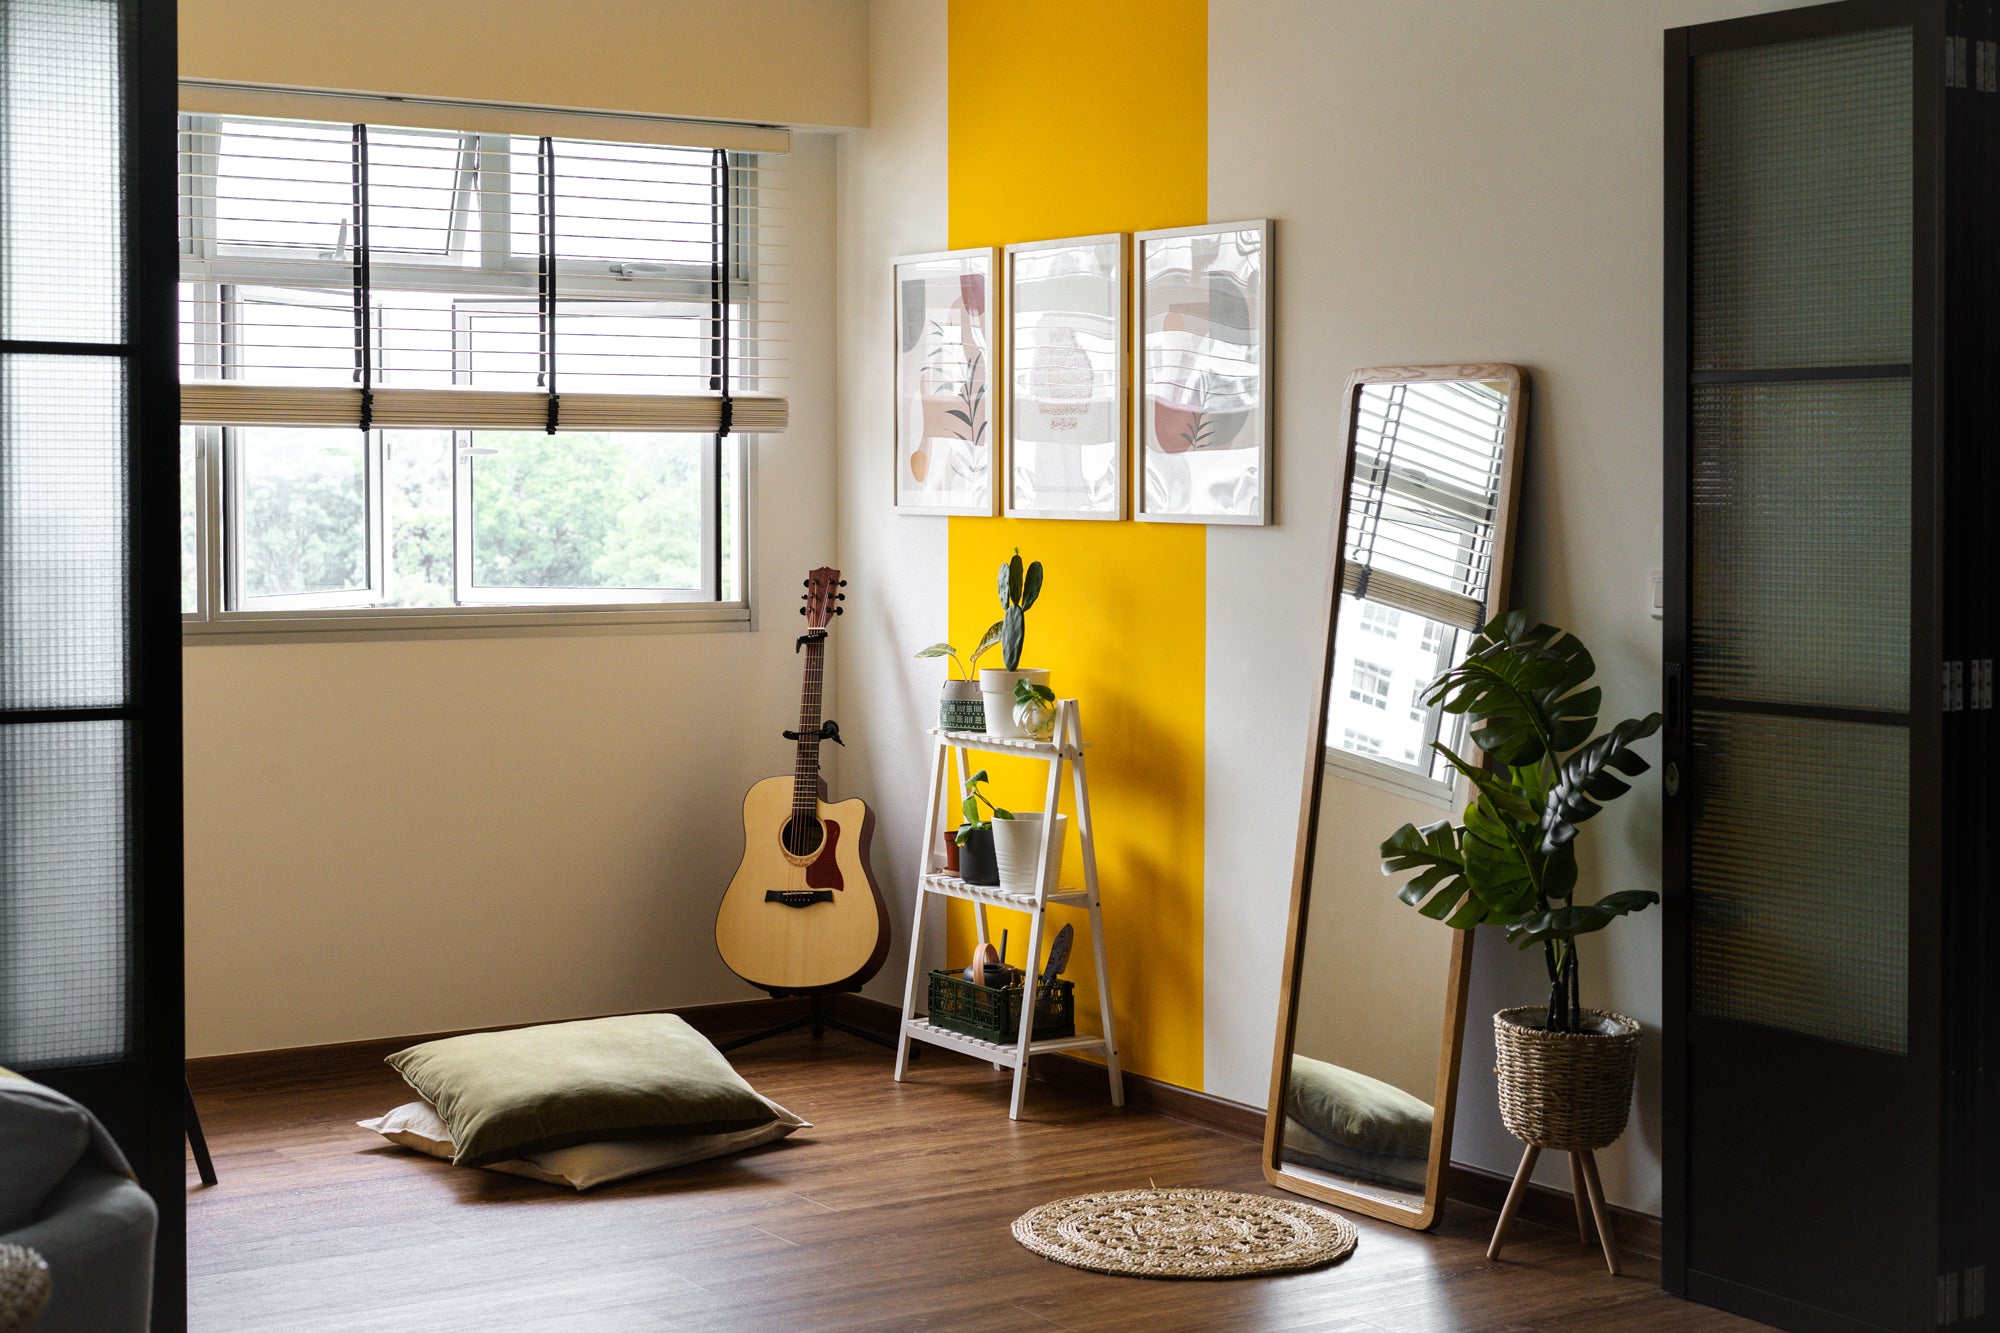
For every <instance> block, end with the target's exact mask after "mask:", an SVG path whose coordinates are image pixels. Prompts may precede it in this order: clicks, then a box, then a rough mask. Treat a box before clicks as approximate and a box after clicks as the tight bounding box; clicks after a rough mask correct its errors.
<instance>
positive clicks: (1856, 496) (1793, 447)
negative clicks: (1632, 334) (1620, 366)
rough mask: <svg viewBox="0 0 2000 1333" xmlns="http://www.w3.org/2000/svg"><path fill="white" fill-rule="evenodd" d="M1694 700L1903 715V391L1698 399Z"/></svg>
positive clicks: (1736, 389)
mask: <svg viewBox="0 0 2000 1333" xmlns="http://www.w3.org/2000/svg"><path fill="white" fill-rule="evenodd" d="M1691 480H1692V482H1693V486H1692V492H1693V509H1694V607H1693V609H1694V624H1693V630H1694V688H1695V693H1696V694H1697V695H1707V696H1720V697H1723V698H1730V699H1738V700H1762V701H1770V702H1785V703H1793V704H1816V705H1824V706H1834V707H1845V708H1868V709H1880V710H1884V711H1889V712H1902V711H1904V710H1905V709H1907V708H1908V707H1909V694H1910V651H1909V645H1910V385H1909V381H1908V380H1904V379H1886V380H1846V381H1800V382H1792V383H1784V384H1732V385H1720V386H1713V387H1708V388H1698V389H1696V390H1695V392H1694V451H1693V476H1692V479H1691Z"/></svg>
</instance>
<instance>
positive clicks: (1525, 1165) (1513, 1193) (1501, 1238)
mask: <svg viewBox="0 0 2000 1333" xmlns="http://www.w3.org/2000/svg"><path fill="white" fill-rule="evenodd" d="M1541 1155H1542V1150H1541V1149H1540V1148H1537V1147H1536V1146H1535V1145H1534V1144H1532V1143H1530V1144H1528V1145H1527V1151H1526V1152H1524V1153H1522V1154H1521V1169H1520V1170H1518V1171H1516V1172H1515V1173H1514V1184H1513V1186H1512V1187H1511V1188H1509V1189H1508V1191H1507V1202H1505V1203H1503V1204H1501V1205H1500V1220H1499V1221H1498V1222H1496V1223H1495V1224H1494V1226H1493V1239H1492V1240H1491V1241H1489V1242H1488V1243H1487V1246H1486V1257H1487V1258H1488V1259H1498V1258H1499V1257H1500V1247H1501V1246H1503V1245H1505V1244H1506V1243H1507V1232H1508V1231H1509V1230H1510V1229H1511V1228H1512V1227H1513V1225H1514V1214H1516V1213H1518V1212H1520V1211H1521V1200H1522V1199H1524V1198H1526V1197H1527V1195H1528V1177H1530V1176H1532V1175H1534V1174H1535V1159H1536V1158H1538V1157H1540V1156H1541Z"/></svg>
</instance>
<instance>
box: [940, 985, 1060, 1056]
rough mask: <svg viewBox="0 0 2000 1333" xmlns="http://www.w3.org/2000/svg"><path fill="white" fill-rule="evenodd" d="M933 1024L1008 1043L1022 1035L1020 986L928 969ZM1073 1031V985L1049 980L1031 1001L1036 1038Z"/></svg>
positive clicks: (972, 1035) (951, 1030) (1040, 1039)
mask: <svg viewBox="0 0 2000 1333" xmlns="http://www.w3.org/2000/svg"><path fill="white" fill-rule="evenodd" d="M930 1020H931V1026H932V1027H939V1028H944V1029H945V1030H946V1031H949V1032H961V1033H964V1034H965V1035H966V1036H968V1037H978V1038H979V1039H980V1040H982V1041H991V1042H998V1043H999V1044H1000V1045H1002V1046H1012V1045H1013V1044H1014V1043H1015V1042H1017V1041H1019V1040H1020V1037H1021V987H1020V986H1019V985H1013V986H1008V987H1006V988H1005V989H1001V988H999V987H995V986H982V985H980V984H979V983H978V982H976V981H967V980H966V979H965V978H964V977H962V976H960V975H959V974H958V973H956V972H952V971H940V972H933V973H931V996H930ZM1075 1035H1076V983H1075V982H1073V981H1056V982H1052V983H1051V984H1050V985H1049V986H1048V987H1047V988H1046V989H1045V990H1043V991H1042V993H1041V996H1040V998H1039V999H1038V1000H1037V1001H1036V1003H1035V1031H1034V1039H1035V1040H1036V1041H1047V1040H1050V1039H1052V1038H1055V1037H1074V1036H1075Z"/></svg>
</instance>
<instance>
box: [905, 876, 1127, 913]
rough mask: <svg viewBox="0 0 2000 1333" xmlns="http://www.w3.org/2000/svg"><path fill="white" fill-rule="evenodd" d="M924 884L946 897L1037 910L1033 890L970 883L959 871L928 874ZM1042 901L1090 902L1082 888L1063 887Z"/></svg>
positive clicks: (1065, 904) (1070, 904)
mask: <svg viewBox="0 0 2000 1333" xmlns="http://www.w3.org/2000/svg"><path fill="white" fill-rule="evenodd" d="M924 888H925V889H926V890H927V891H929V892H931V893H941V894H943V895H945V896H946V897H947V898H964V899H966V900H968V901H970V902H975V903H990V904H991V905H993V906H995V907H1011V908H1013V909H1014V910H1015V911H1017V912H1032V911H1034V910H1035V895H1034V894H1032V893H1008V892H1005V891H1004V890H1002V889H998V888H995V887H993V886H991V885H986V884H967V883H966V882H965V881H964V880H962V879H960V878H959V877H958V876H956V875H943V874H930V875H925V876H924ZM1043 901H1045V902H1049V903H1054V904H1056V905H1058V906H1061V907H1087V906H1089V905H1090V895H1089V894H1088V893H1087V892H1085V891H1084V890H1082V889H1063V890H1061V891H1059V892H1056V893H1052V894H1050V895H1049V896H1048V897H1047V898H1046V899H1044V900H1043Z"/></svg>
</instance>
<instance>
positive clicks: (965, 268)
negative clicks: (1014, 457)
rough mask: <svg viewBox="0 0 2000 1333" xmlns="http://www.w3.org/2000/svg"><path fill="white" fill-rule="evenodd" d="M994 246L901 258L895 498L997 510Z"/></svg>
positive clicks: (927, 507) (904, 508)
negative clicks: (991, 247)
mask: <svg viewBox="0 0 2000 1333" xmlns="http://www.w3.org/2000/svg"><path fill="white" fill-rule="evenodd" d="M996 258H997V252H996V251H994V250H992V249H990V248H982V249H977V250H950V251H946V252H944V253H941V254H929V255H911V256H909V257H908V258H905V259H899V260H897V261H896V495H895V503H896V508H897V509H898V510H899V511H900V512H902V513H905V514H972V515H977V516H980V517H987V516H990V515H992V514H993V513H994V512H996V509H997V506H996V504H995V500H996V499H997V498H998V490H997V489H996V483H995V478H994V468H993V458H994V449H993V446H994V442H995V441H996V440H997V439H998V438H999V427H998V426H997V425H996V424H995V422H996V413H995V408H996V407H997V406H998V399H997V397H996V395H995V392H994V383H995V381H994V373H995V372H994V362H993V348H994V332H995V327H994V326H995V320H996V318H997V312H996V310H995V303H994V300H993V297H994V284H993V278H994V271H995V267H996V266H995V259H996Z"/></svg>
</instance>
